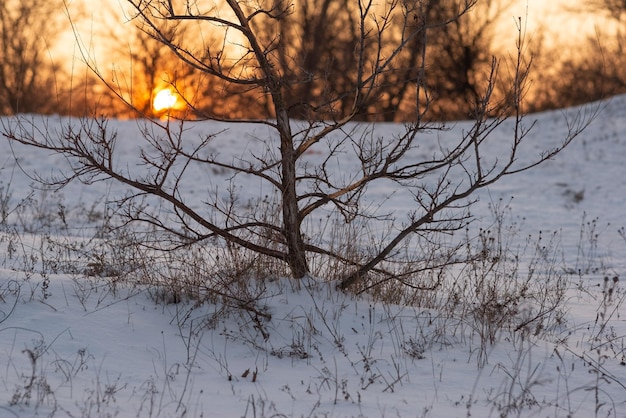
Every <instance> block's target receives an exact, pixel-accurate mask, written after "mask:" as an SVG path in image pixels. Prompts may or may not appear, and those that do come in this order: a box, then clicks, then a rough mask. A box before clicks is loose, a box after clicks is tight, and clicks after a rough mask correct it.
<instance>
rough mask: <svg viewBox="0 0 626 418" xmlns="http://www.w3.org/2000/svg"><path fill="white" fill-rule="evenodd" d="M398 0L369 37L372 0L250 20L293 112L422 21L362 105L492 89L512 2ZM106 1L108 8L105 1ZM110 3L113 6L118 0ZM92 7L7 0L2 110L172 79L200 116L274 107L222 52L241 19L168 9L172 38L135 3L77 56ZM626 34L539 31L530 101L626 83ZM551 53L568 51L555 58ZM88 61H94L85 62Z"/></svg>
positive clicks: (568, 99)
mask: <svg viewBox="0 0 626 418" xmlns="http://www.w3.org/2000/svg"><path fill="white" fill-rule="evenodd" d="M198 3H200V2H198ZM268 3H269V2H268ZM395 3H397V5H398V7H401V8H402V9H403V13H404V14H405V15H406V16H407V17H408V19H407V20H406V21H404V20H400V19H387V20H380V21H379V22H377V23H376V22H374V23H373V25H376V24H380V25H382V24H384V25H386V27H385V28H384V29H385V31H384V32H383V33H385V34H386V38H375V37H373V38H371V39H369V38H368V42H367V43H365V44H362V43H360V42H359V40H360V39H362V38H363V36H364V35H365V34H364V33H362V32H361V30H362V29H363V25H361V23H362V22H359V16H360V15H361V13H360V11H359V8H362V7H363V4H362V3H361V2H357V1H352V0H322V1H319V0H295V1H292V2H286V1H274V2H273V4H274V7H273V8H272V9H271V10H273V12H271V13H267V14H266V15H264V16H260V17H259V19H255V22H254V24H255V26H256V27H255V28H254V29H255V30H256V31H257V33H261V34H262V35H261V36H260V38H261V39H260V41H261V42H263V43H265V44H268V45H270V48H271V50H269V51H268V54H271V55H272V58H273V59H272V62H273V65H275V66H276V71H277V72H279V73H280V74H282V75H283V80H285V82H286V83H287V84H286V85H285V86H284V87H285V89H284V96H285V100H286V102H287V103H286V105H287V109H288V113H289V117H291V118H295V119H304V120H308V119H309V118H318V119H332V118H334V117H336V115H338V114H342V113H345V112H346V110H347V107H349V106H351V105H352V103H353V99H354V97H353V94H354V92H355V91H356V90H358V86H359V84H360V83H363V82H365V81H366V80H360V79H359V74H358V71H355V67H354V62H353V60H354V57H356V56H360V57H362V63H361V64H362V65H363V66H371V65H372V63H373V62H376V61H377V60H379V59H380V58H381V55H380V54H382V56H385V54H391V53H393V51H392V48H388V47H386V45H395V44H396V43H397V41H398V40H400V41H402V40H403V39H404V37H406V36H407V34H408V33H413V32H414V29H415V28H417V27H419V28H420V30H419V31H418V32H419V33H418V34H417V36H415V37H413V38H411V39H410V40H407V45H406V47H405V48H403V49H402V51H400V52H399V53H397V55H396V56H394V57H393V59H392V60H390V61H389V65H388V66H387V67H386V68H385V69H384V70H383V71H381V73H380V74H379V75H378V76H377V78H376V85H375V86H372V87H373V88H372V89H370V90H369V95H368V97H364V98H362V100H360V101H359V106H360V108H359V109H358V112H357V113H358V119H360V120H378V121H401V120H409V119H411V118H412V117H413V115H414V111H415V108H416V107H419V106H422V107H425V105H426V103H427V102H428V115H427V117H428V118H431V119H433V120H450V119H469V118H472V115H471V112H472V109H473V108H474V107H475V104H476V103H475V102H476V101H477V100H480V97H482V96H483V95H484V94H485V91H484V88H485V86H486V85H488V84H489V79H490V77H493V75H494V74H493V73H492V67H493V66H492V64H493V59H494V58H493V57H497V56H500V55H503V54H502V52H500V51H497V50H496V47H495V45H494V44H495V40H496V39H497V38H498V37H499V36H501V34H499V33H498V26H497V22H498V20H499V18H501V17H502V16H503V14H506V13H507V7H508V6H509V3H507V2H506V1H505V0H478V1H471V2H459V1H458V0H442V1H435V0H421V1H405V0H402V1H400V0H398V1H396V2H395ZM194 4H197V3H194ZM197 7H201V6H197ZM374 7H375V6H374ZM102 9H103V10H104V11H105V12H107V9H106V7H103V8H102ZM590 10H591V11H594V12H599V13H604V14H606V16H608V17H609V18H611V19H613V20H614V21H615V22H617V23H622V21H623V19H624V16H626V6H625V5H624V2H622V1H615V0H596V1H594V2H591V3H589V4H588V5H587V6H586V9H585V10H581V12H589V11H590ZM377 12H378V11H377ZM108 13H109V14H110V15H111V16H113V15H114V14H113V12H112V11H111V10H108ZM272 13H278V14H279V15H276V14H272ZM382 13H383V14H382V15H381V16H383V15H384V10H383V11H382ZM86 14H87V13H85V11H80V10H78V9H76V10H74V9H72V10H69V9H68V6H66V5H65V3H64V2H63V1H62V0H52V1H50V0H6V1H4V2H2V3H1V4H0V114H3V115H10V114H17V113H41V114H49V113H61V114H71V115H84V114H94V113H97V114H107V115H111V116H131V117H138V116H149V117H152V116H155V115H154V110H153V109H152V106H151V103H152V98H153V95H154V92H155V91H156V90H157V89H158V88H159V87H166V86H169V87H171V88H173V89H175V90H177V91H179V93H180V94H181V96H182V97H184V100H187V101H188V102H189V103H188V104H189V105H191V108H193V116H194V117H200V118H201V117H212V118H216V117H217V118H224V119H232V118H254V117H259V116H263V115H267V114H270V115H271V113H272V109H271V98H270V97H269V96H268V95H267V94H259V92H258V91H255V90H254V89H250V88H249V87H250V85H247V84H246V83H245V82H243V83H231V82H230V81H231V80H230V78H232V77H238V74H242V73H245V72H246V71H251V70H250V68H249V67H248V68H246V61H245V59H244V60H243V61H241V62H230V61H228V60H226V59H225V57H227V56H228V55H229V54H228V52H229V50H231V49H233V48H238V47H240V46H238V44H237V43H238V40H237V39H236V36H235V35H234V34H232V30H231V33H230V34H224V33H220V31H221V30H226V31H228V29H227V28H225V27H224V26H219V25H217V26H215V27H214V33H209V32H206V31H205V32H202V31H201V29H200V27H199V25H198V22H197V21H190V20H185V19H178V20H170V21H168V22H166V23H167V24H166V25H164V26H163V27H161V28H160V30H162V31H165V32H167V33H166V39H168V40H169V41H170V42H177V41H178V39H182V38H184V39H186V43H185V48H187V49H186V50H184V51H183V50H178V52H176V50H172V48H170V47H171V45H167V42H165V43H164V42H162V40H159V39H155V37H154V34H153V31H152V29H153V28H150V27H147V26H146V23H145V22H144V21H140V20H138V19H134V18H132V17H131V14H130V13H129V14H128V15H127V16H126V19H125V21H126V23H125V24H124V26H123V28H124V29H123V32H119V31H118V32H117V33H116V32H115V31H113V30H111V31H110V32H107V29H106V28H107V26H106V25H102V26H98V27H97V29H95V30H96V31H98V32H99V33H96V34H95V35H94V39H96V41H92V40H91V39H78V41H79V47H77V48H76V49H75V50H74V56H75V57H76V58H75V59H76V63H75V64H72V65H69V66H68V65H66V63H63V62H60V61H59V60H60V58H59V57H58V56H56V55H55V53H54V51H58V50H59V49H62V48H63V49H65V50H67V48H65V46H66V45H62V43H67V42H68V40H67V39H62V38H61V36H60V35H61V34H62V33H64V32H65V33H69V31H70V30H71V28H74V29H75V28H76V26H77V25H80V21H81V19H83V16H84V15H86ZM529 18H530V19H532V16H531V17H529ZM118 20H119V19H118ZM617 27H618V28H619V27H620V25H617ZM378 29H380V28H378ZM512 29H513V30H512V31H511V33H514V32H515V30H514V29H515V28H512ZM370 30H373V28H371V29H370ZM76 33H78V32H76ZM224 35H226V36H224ZM539 35H540V34H539ZM77 36H79V37H80V35H77ZM625 36H626V35H625V34H624V33H623V31H620V30H617V31H616V32H615V33H602V34H599V35H598V36H596V37H594V38H590V39H588V40H587V41H586V43H585V45H583V46H579V47H577V48H575V49H572V48H569V49H568V48H566V47H563V46H556V47H555V48H563V49H562V50H561V51H560V52H561V53H559V54H555V53H554V51H550V50H548V48H547V47H544V46H543V45H542V43H541V40H540V39H541V36H534V39H539V40H538V41H536V42H534V43H531V44H529V45H527V48H529V50H530V52H531V54H529V56H530V57H532V58H529V59H532V60H533V61H534V62H535V72H534V73H533V75H532V78H533V83H532V84H531V85H530V86H529V88H528V91H527V92H526V94H527V97H526V99H527V100H526V105H527V106H528V109H529V110H531V111H539V110H544V109H550V108H558V107H565V106H570V105H576V104H580V103H584V102H589V101H592V100H596V99H599V98H602V97H606V96H608V95H612V94H618V93H622V92H626V70H624V68H626V66H624V65H623V63H622V62H621V61H622V60H623V58H622V57H623V56H624V54H623V53H622V52H623V51H622V48H623V40H624V37H625ZM421 37H423V38H428V42H424V39H420V38H421ZM187 40H188V41H187ZM89 42H100V43H102V45H99V47H100V48H101V49H104V50H105V51H107V56H108V57H109V59H110V60H111V61H113V62H116V63H118V64H115V65H114V66H113V67H107V66H106V65H102V64H101V63H99V62H97V60H96V59H95V57H94V56H93V54H92V53H91V52H90V49H89V45H87V44H88V43H89ZM80 44H82V47H81V46H80ZM358 48H361V49H362V50H361V51H357V49H358ZM563 51H574V52H571V53H562V52H563ZM583 51H584V52H583ZM177 54H178V55H179V56H177ZM555 56H559V57H560V58H559V59H557V60H555V59H554V58H553V57H555ZM181 57H182V58H183V59H182V60H181V59H179V58H181ZM185 58H187V59H185ZM84 63H87V65H88V67H89V68H90V69H89V70H87V71H85V70H84V67H83V66H82V65H81V64H84ZM207 66H208V67H213V68H219V70H220V73H222V74H225V75H226V76H225V77H216V76H211V75H207V72H206V71H204V70H205V69H206V67H207ZM420 68H427V69H428V75H427V77H425V76H424V74H420ZM500 71H502V69H500ZM229 74H230V75H229ZM249 75H251V74H249ZM499 78H500V79H503V77H499ZM415 83H420V85H421V88H420V92H421V95H422V96H421V97H414V90H413V89H411V88H410V86H411V85H414V84H415ZM103 86H106V87H103ZM492 88H493V89H494V91H493V92H491V94H492V96H493V97H494V98H497V100H495V101H494V103H497V105H494V106H495V107H494V108H493V109H490V112H492V113H494V114H495V113H496V112H497V107H498V106H506V105H507V103H506V102H507V100H509V99H510V98H507V89H506V87H505V86H503V85H502V83H496V84H495V85H494V86H493V87H492ZM120 98H121V99H122V100H119V99H120Z"/></svg>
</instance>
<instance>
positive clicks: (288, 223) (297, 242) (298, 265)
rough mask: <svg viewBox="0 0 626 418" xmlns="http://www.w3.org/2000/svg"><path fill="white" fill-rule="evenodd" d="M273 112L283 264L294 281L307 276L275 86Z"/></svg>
mask: <svg viewBox="0 0 626 418" xmlns="http://www.w3.org/2000/svg"><path fill="white" fill-rule="evenodd" d="M272 99H273V101H274V108H275V109H276V123H277V126H278V131H279V133H280V155H281V160H282V161H281V162H282V179H281V184H282V190H281V192H282V211H283V235H284V236H285V241H286V243H287V260H286V261H287V264H288V265H289V269H290V270H291V273H292V275H293V277H294V278H296V279H300V278H302V277H304V276H306V275H307V274H309V266H308V264H307V260H306V252H305V247H304V241H303V239H302V234H301V231H300V224H301V219H300V211H299V208H298V199H297V197H298V196H297V194H296V153H295V149H294V145H293V137H292V134H291V125H290V124H289V115H288V113H287V108H286V106H285V105H284V99H283V97H282V94H281V92H280V88H279V87H277V89H276V91H274V92H273V93H272Z"/></svg>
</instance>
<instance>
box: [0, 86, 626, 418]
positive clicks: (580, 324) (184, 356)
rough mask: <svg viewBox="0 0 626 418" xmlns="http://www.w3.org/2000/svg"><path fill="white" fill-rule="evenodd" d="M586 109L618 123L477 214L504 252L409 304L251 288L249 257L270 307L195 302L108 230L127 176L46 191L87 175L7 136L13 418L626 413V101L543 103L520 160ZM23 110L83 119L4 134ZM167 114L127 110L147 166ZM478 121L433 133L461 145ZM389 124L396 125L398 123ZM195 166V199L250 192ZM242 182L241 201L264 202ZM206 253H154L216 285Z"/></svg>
mask: <svg viewBox="0 0 626 418" xmlns="http://www.w3.org/2000/svg"><path fill="white" fill-rule="evenodd" d="M588 109H591V112H595V111H599V113H598V115H597V116H596V117H595V119H594V120H593V122H592V124H591V125H590V126H589V127H588V128H587V129H586V130H585V131H584V132H583V133H582V134H581V135H580V136H579V137H578V138H576V139H575V140H574V141H573V142H572V143H571V144H570V145H569V146H568V147H567V148H566V149H565V150H564V151H563V152H562V153H561V154H559V155H558V156H557V157H556V158H554V159H552V160H550V161H547V162H546V163H545V164H543V165H540V166H538V167H536V168H534V169H532V170H529V171H525V172H522V173H519V174H517V175H515V176H511V177H507V178H504V179H502V180H501V181H500V182H498V183H496V184H494V185H493V186H491V187H489V188H487V189H484V190H482V191H480V192H479V194H478V200H477V201H476V202H475V203H474V204H473V205H472V206H471V213H472V215H473V216H474V217H475V221H474V222H472V223H471V224H470V225H469V227H468V228H467V229H466V230H464V231H459V232H458V233H457V234H454V236H453V237H451V238H450V239H451V240H454V239H466V240H467V246H468V250H467V251H468V252H472V251H476V252H480V251H482V252H483V253H484V257H482V258H480V257H479V258H475V259H474V260H475V261H474V262H473V264H472V265H471V266H470V265H467V266H464V267H458V268H457V269H456V270H454V269H453V270H452V271H453V272H454V271H456V274H455V275H453V276H452V277H445V278H443V282H442V285H441V286H440V287H439V288H438V289H437V290H433V291H431V292H429V291H422V292H421V294H422V296H421V297H418V298H416V299H415V300H414V303H404V304H402V305H399V304H395V303H393V302H392V301H385V300H383V299H384V297H375V296H373V295H369V294H368V293H367V292H364V293H361V294H358V295H356V294H354V293H353V292H349V291H346V292H343V291H340V290H337V288H336V284H337V280H338V279H339V278H337V277H310V278H304V279H302V280H300V281H293V280H291V279H286V278H284V277H281V276H280V275H273V274H271V273H272V272H271V271H270V272H265V273H269V274H265V275H264V277H239V278H236V274H234V270H236V268H237V266H236V265H233V272H222V273H223V277H228V278H229V279H228V280H238V283H237V285H236V286H237V289H238V290H237V291H238V292H240V293H239V294H240V297H241V300H244V299H245V300H249V301H250V303H251V304H252V305H253V306H252V305H251V306H250V307H249V308H250V309H236V308H235V307H232V306H229V305H228V303H226V302H225V301H227V299H224V298H219V297H214V298H212V297H206V298H204V299H202V300H199V299H197V298H195V299H194V297H193V295H191V296H189V295H187V294H186V293H185V292H180V293H176V292H175V291H173V290H172V289H171V288H169V287H168V286H166V285H165V282H163V283H160V282H159V279H158V277H156V276H152V277H150V278H147V277H145V271H146V269H145V268H140V267H136V266H133V265H132V263H140V261H141V260H142V259H143V257H145V255H144V253H134V252H133V251H135V250H134V249H132V248H131V249H128V248H126V247H125V246H123V245H122V243H123V238H120V237H118V236H116V237H114V238H111V236H110V235H108V234H109V233H108V232H107V233H105V232H104V231H105V227H106V226H110V225H111V224H114V223H115V222H116V221H115V219H109V216H108V213H109V212H110V211H111V210H112V209H111V202H115V201H117V200H119V199H120V198H121V197H123V196H124V193H125V191H126V190H125V188H124V187H123V186H120V185H119V184H116V183H115V182H113V181H110V180H103V181H94V182H92V183H91V184H89V185H85V184H81V183H79V182H73V183H70V184H69V185H68V186H67V187H65V188H63V189H61V190H59V191H53V190H47V189H45V188H44V187H43V186H42V185H41V184H40V183H39V182H37V181H36V179H37V178H38V177H42V178H53V177H55V175H58V174H59V173H62V172H65V173H67V172H68V171H69V164H70V162H69V161H67V160H65V159H64V158H63V157H62V156H59V155H57V154H53V153H50V152H47V151H43V150H37V149H35V148H32V147H27V146H23V145H20V144H17V143H14V142H11V141H8V140H5V139H4V138H3V140H2V141H0V147H1V151H0V156H1V158H2V161H0V210H1V212H0V213H1V214H2V218H1V221H2V223H1V224H0V228H1V229H0V245H1V246H2V250H1V252H0V262H1V264H0V268H1V270H0V353H1V356H0V358H1V363H0V366H1V367H0V382H1V389H2V390H1V392H2V395H0V415H1V416H3V417H30V416H42V417H44V416H54V417H114V416H118V417H183V416H187V417H227V416H228V417H469V416H473V417H488V416H490V417H508V416H521V417H531V416H533V417H535V416H537V417H539V416H541V417H592V416H596V417H626V351H625V350H626V348H625V345H624V344H625V339H626V324H625V323H624V318H623V317H622V316H621V312H622V310H623V305H624V298H625V297H626V293H624V286H623V284H622V282H623V280H624V274H625V272H626V262H625V261H624V260H626V231H625V230H624V227H625V226H626V219H625V218H624V214H625V212H624V208H625V207H626V176H625V175H624V173H625V172H624V158H626V138H625V137H624V130H625V129H626V97H623V96H618V97H615V98H613V99H611V100H607V101H605V102H602V103H600V104H597V103H596V104H592V105H589V106H587V107H583V108H578V109H569V110H563V111H553V112H546V113H541V114H535V115H529V116H528V117H527V119H526V121H527V123H529V124H530V123H531V122H532V121H535V120H536V124H535V125H534V127H533V129H532V131H531V132H530V134H529V136H528V137H527V139H526V141H525V148H524V149H523V150H521V151H520V154H519V158H520V159H522V160H523V159H524V158H527V157H528V158H531V156H533V155H534V153H536V152H537V150H538V149H543V148H545V147H546V145H549V144H550V143H551V141H557V142H558V141H559V140H560V138H561V137H562V136H563V135H564V134H565V133H566V132H567V129H568V127H567V121H571V120H572V118H573V117H575V115H576V114H577V113H578V112H587V111H588ZM20 120H22V121H24V120H27V121H29V123H33V124H34V125H36V126H44V125H45V126H46V129H47V130H49V131H51V132H53V131H55V130H60V129H61V126H62V125H64V124H67V123H72V121H71V120H68V119H65V118H59V117H45V118H44V117H41V116H31V115H21V116H15V117H4V118H2V119H1V123H2V126H3V127H4V130H5V131H6V130H7V129H8V128H10V127H11V126H14V125H15V124H16V123H18V121H20ZM161 123H164V122H162V121H161ZM170 123H171V124H172V125H173V126H174V125H176V124H177V123H178V122H176V121H171V122H170ZM149 125H150V124H149V122H146V121H142V120H139V121H111V122H109V129H114V130H117V132H118V140H117V146H118V147H120V149H121V152H120V155H122V156H127V158H128V161H127V162H126V164H127V165H128V166H129V167H132V165H133V160H132V158H133V155H134V154H136V153H135V152H134V150H136V149H137V147H138V146H139V144H138V141H139V139H141V138H142V136H141V135H139V133H140V132H141V131H142V130H144V129H146V126H149ZM185 126H186V127H185V129H186V130H187V131H186V136H187V137H188V138H194V135H200V133H202V132H204V133H207V132H221V135H220V136H219V138H220V140H221V141H223V142H222V143H216V144H215V145H213V146H214V147H216V149H219V150H220V152H221V153H222V154H229V153H230V154H232V156H233V158H237V157H238V155H240V153H242V152H243V150H248V149H249V148H250V147H254V146H255V144H256V143H257V142H260V141H262V139H259V138H264V137H265V136H264V135H265V133H266V131H264V129H265V130H266V128H263V125H246V124H234V125H226V124H219V123H217V122H187V123H186V125H185ZM468 126H469V125H468V124H467V123H466V122H458V123H452V124H449V130H447V131H442V132H439V131H435V132H432V133H430V135H434V136H442V138H440V139H438V141H445V138H444V137H445V136H446V135H448V136H452V135H458V134H459V132H462V131H463V130H464V129H467V128H468ZM376 129H378V130H379V132H382V134H385V135H391V134H392V133H393V132H394V130H398V129H400V125H394V124H387V125H379V126H378V127H377V128H376ZM511 129H512V126H511V124H509V123H508V122H505V123H504V124H502V125H501V126H500V127H499V128H498V129H497V130H496V131H495V132H494V133H492V135H491V137H490V141H491V145H490V147H487V148H485V149H486V150H488V152H493V153H494V154H493V155H498V152H501V151H502V149H500V148H499V147H508V142H507V141H506V138H507V137H508V136H510V134H511ZM424 135H429V134H426V133H425V134H424ZM120 149H118V151H119V150H120ZM420 152H426V153H428V150H426V151H420ZM307 158H308V159H310V161H311V162H315V159H316V158H321V157H320V156H319V155H318V154H316V153H313V152H312V153H310V155H308V156H307ZM135 163H136V162H135ZM342 164H349V162H347V163H346V162H343V163H342ZM193 176H194V178H196V179H197V181H196V182H192V183H189V182H188V183H185V184H184V187H183V189H182V190H183V192H184V193H185V197H186V198H187V199H188V200H187V201H188V202H190V204H191V205H197V206H201V205H202V204H203V202H204V200H205V199H206V198H207V197H206V193H208V192H207V191H208V190H217V193H220V190H225V189H226V188H227V187H226V185H227V184H230V183H229V181H230V179H229V176H228V173H220V172H208V173H202V172H197V173H193ZM237 188H238V189H237V190H238V193H239V194H240V195H241V196H242V198H246V197H247V196H251V197H254V196H259V195H262V194H263V193H264V191H263V190H262V188H260V187H259V185H258V184H237ZM376 193H378V194H379V195H380V196H388V199H387V200H388V201H389V202H391V203H390V204H391V205H393V208H394V209H393V210H394V215H397V216H398V217H401V215H402V214H403V213H406V212H407V211H409V210H411V205H412V204H414V203H412V202H411V201H401V200H399V199H396V198H395V197H394V194H393V186H390V188H389V189H387V190H385V189H384V188H381V190H376ZM147 204H150V202H147ZM320 222H321V221H320ZM107 231H108V230H107ZM356 239H357V240H358V237H357V238H356ZM203 251H205V252H206V254H207V256H203V255H198V254H194V253H191V252H190V253H188V254H187V255H183V256H182V257H181V256H180V254H179V253H173V254H169V255H158V254H155V255H154V259H150V261H149V262H150V263H154V265H153V266H152V268H153V270H152V271H154V272H160V273H161V274H163V277H169V278H171V277H173V276H175V275H179V277H180V280H181V282H185V281H186V280H188V279H191V276H194V275H195V276H196V277H194V280H196V282H195V283H196V286H199V285H198V283H201V282H202V280H214V279H215V277H211V278H209V277H203V276H202V275H203V272H202V270H201V266H202V265H201V263H200V261H197V260H200V259H202V260H205V262H206V259H211V254H217V253H220V251H221V250H220V249H218V248H211V244H210V243H207V245H205V246H204V250H203ZM133 254H134V255H133ZM220 254H221V253H220ZM185 257H187V258H186V259H185ZM203 257H204V258H203ZM231 257H233V261H234V262H235V263H236V262H237V259H236V257H235V256H233V255H232V254H231ZM194 266H195V267H197V269H196V270H199V271H195V270H194V269H193V267H194ZM222 273H219V272H217V273H216V272H211V274H213V275H218V276H219V275H220V274H222ZM229 273H233V274H229ZM233 277H234V278H235V279H233ZM164 280H165V279H164ZM487 290H489V291H490V292H492V294H491V295H490V296H489V298H487V299H486V298H485V297H484V296H482V295H481V292H485V291H487ZM462 292H466V293H462ZM200 293H201V291H200ZM417 293H419V292H417ZM452 293H455V294H454V295H453V294H452ZM197 295H198V294H195V296H197ZM246 298H248V299H246ZM453 299H455V300H454V301H453ZM537 312H539V314H537Z"/></svg>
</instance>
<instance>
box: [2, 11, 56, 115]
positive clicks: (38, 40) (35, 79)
mask: <svg viewBox="0 0 626 418" xmlns="http://www.w3.org/2000/svg"><path fill="white" fill-rule="evenodd" d="M62 4H63V3H62V1H61V0H52V1H48V0H4V1H2V2H0V112H1V113H4V114H15V113H18V112H22V113H32V112H38V113H49V112H51V111H53V109H54V110H56V111H58V110H59V107H58V103H59V102H58V100H57V99H59V98H58V97H57V96H58V95H59V93H60V92H59V91H58V89H57V84H56V83H55V77H62V75H61V70H60V66H59V65H58V63H55V62H53V61H52V60H51V58H50V49H51V48H52V47H53V45H54V42H55V41H56V39H57V37H58V34H59V33H60V30H59V28H60V22H61V18H63V15H62V12H63V8H62ZM63 81H66V80H63Z"/></svg>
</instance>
